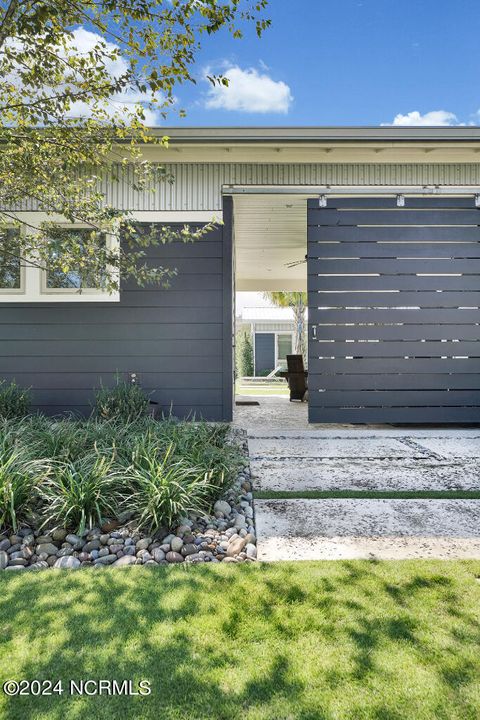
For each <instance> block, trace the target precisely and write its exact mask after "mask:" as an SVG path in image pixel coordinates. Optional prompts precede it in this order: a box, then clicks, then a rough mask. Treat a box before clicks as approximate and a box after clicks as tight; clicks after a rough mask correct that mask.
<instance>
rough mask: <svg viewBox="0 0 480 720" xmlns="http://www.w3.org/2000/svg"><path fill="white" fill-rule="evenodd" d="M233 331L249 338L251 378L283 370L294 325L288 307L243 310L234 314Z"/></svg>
mask: <svg viewBox="0 0 480 720" xmlns="http://www.w3.org/2000/svg"><path fill="white" fill-rule="evenodd" d="M237 330H238V331H240V332H242V331H243V332H248V333H250V335H251V339H252V346H253V364H254V369H255V376H257V377H262V376H265V375H268V374H269V373H271V372H272V371H273V370H275V369H276V368H279V367H281V368H285V367H286V363H287V361H286V357H287V355H290V353H291V352H292V348H293V337H294V333H295V325H294V321H293V313H292V310H291V309H290V308H277V307H246V308H243V310H242V311H241V312H240V314H239V315H237Z"/></svg>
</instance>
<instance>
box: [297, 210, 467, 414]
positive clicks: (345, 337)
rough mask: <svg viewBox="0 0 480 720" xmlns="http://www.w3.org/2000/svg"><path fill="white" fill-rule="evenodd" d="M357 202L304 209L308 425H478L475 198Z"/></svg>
mask: <svg viewBox="0 0 480 720" xmlns="http://www.w3.org/2000/svg"><path fill="white" fill-rule="evenodd" d="M353 200H354V201H353V202H352V200H351V199H350V198H342V199H341V201H340V202H338V203H336V207H337V208H338V209H336V207H335V201H332V203H330V199H329V201H328V207H327V208H323V209H320V208H318V204H317V206H315V204H314V203H312V202H309V203H308V208H309V209H308V240H309V242H308V261H307V266H308V290H309V294H308V301H309V323H310V324H311V325H312V324H313V325H316V339H314V338H313V336H312V332H310V340H309V406H310V410H309V418H310V420H311V421H312V422H401V423H404V422H413V423H415V422H434V423H438V422H473V421H476V422H479V421H480V309H479V307H480V227H478V225H479V222H480V213H479V211H478V210H477V209H475V208H474V207H473V199H470V202H469V203H467V202H465V200H466V199H465V198H463V199H460V202H458V201H457V199H450V201H449V202H445V201H444V200H443V199H442V198H437V199H427V200H424V199H421V198H416V199H415V200H416V201H415V203H410V200H411V199H410V198H407V207H406V208H396V207H395V206H394V205H393V204H392V199H391V198H385V199H382V200H378V199H375V198H361V199H360V198H355V199H353ZM453 200H455V202H454V201H453ZM359 225H371V226H372V227H359ZM469 225H474V226H475V227H469ZM384 226H390V227H384ZM437 226H438V227H437Z"/></svg>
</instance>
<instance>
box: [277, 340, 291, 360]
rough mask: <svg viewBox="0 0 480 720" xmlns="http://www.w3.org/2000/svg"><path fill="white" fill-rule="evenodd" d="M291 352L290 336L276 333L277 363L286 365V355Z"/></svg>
mask: <svg viewBox="0 0 480 720" xmlns="http://www.w3.org/2000/svg"><path fill="white" fill-rule="evenodd" d="M291 354H292V336H291V334H288V335H286V334H285V335H277V365H284V366H285V367H286V365H287V355H291Z"/></svg>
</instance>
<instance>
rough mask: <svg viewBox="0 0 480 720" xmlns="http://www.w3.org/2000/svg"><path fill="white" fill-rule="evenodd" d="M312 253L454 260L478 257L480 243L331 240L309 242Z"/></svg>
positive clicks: (341, 256) (333, 256)
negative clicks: (313, 243)
mask: <svg viewBox="0 0 480 720" xmlns="http://www.w3.org/2000/svg"><path fill="white" fill-rule="evenodd" d="M310 251H311V254H312V256H313V257H314V258H315V259H317V258H405V259H408V258H412V259H415V260H418V259H420V258H430V259H439V258H447V259H450V260H453V259H455V258H457V259H463V258H477V259H478V257H479V255H480V243H479V242H462V243H452V242H441V243H440V242H438V243H434V242H429V243H425V242H418V243H414V242H404V243H399V242H385V241H384V242H330V243H326V242H323V243H316V244H315V245H314V246H313V247H312V245H310Z"/></svg>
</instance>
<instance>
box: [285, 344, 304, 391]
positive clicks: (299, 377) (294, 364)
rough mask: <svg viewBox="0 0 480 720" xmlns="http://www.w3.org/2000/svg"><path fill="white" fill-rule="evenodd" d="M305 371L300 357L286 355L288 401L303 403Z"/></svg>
mask: <svg viewBox="0 0 480 720" xmlns="http://www.w3.org/2000/svg"><path fill="white" fill-rule="evenodd" d="M307 375H308V373H307V371H306V370H305V367H304V365H303V356H302V355H287V372H286V376H287V382H288V387H289V389H290V401H292V400H300V401H301V402H303V400H304V399H305V393H306V392H307V390H308V387H307Z"/></svg>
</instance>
